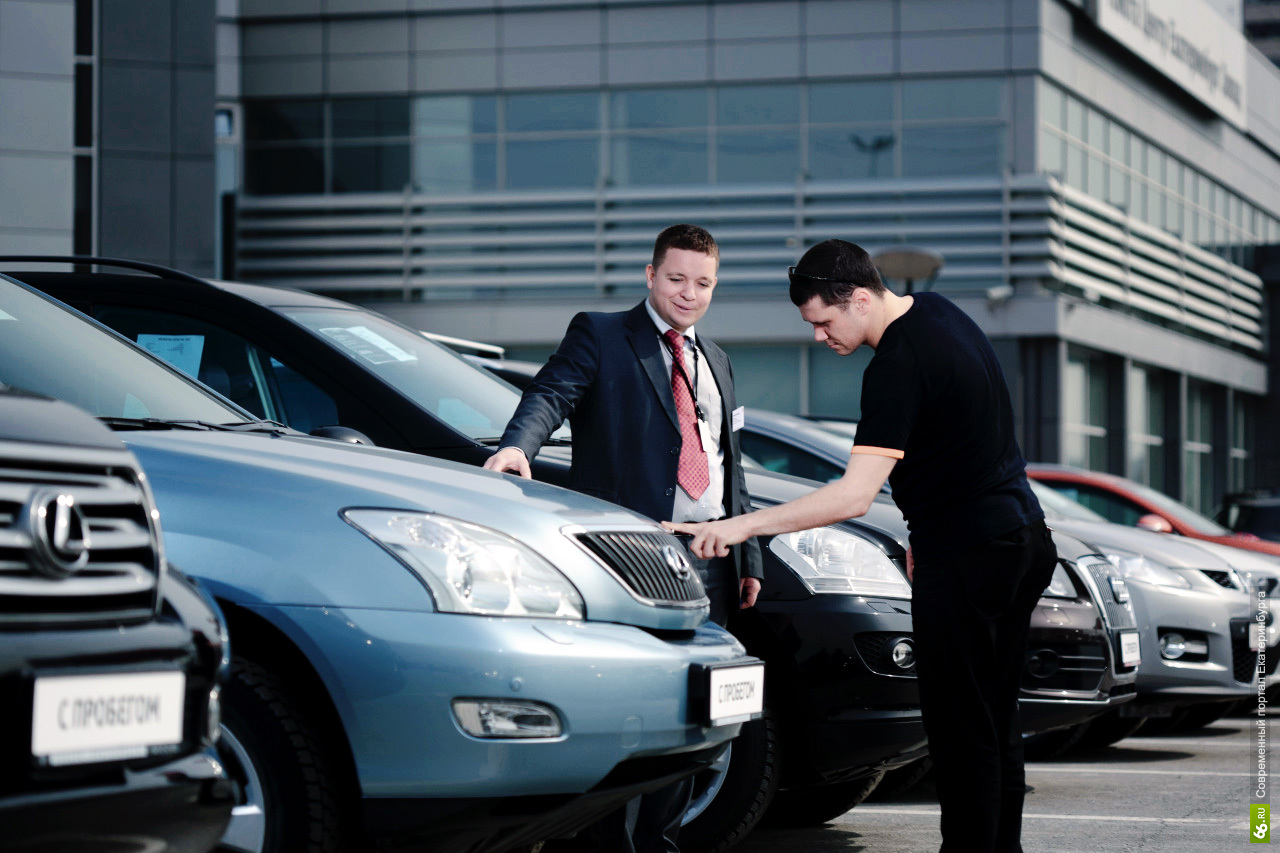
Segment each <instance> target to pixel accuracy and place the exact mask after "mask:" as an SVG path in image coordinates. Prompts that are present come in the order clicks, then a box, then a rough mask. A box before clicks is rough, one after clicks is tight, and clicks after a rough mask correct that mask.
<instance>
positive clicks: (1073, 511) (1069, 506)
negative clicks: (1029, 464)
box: [1027, 479, 1107, 522]
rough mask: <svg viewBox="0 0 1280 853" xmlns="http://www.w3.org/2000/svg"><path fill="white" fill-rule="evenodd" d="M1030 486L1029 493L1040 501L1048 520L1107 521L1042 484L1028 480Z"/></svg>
mask: <svg viewBox="0 0 1280 853" xmlns="http://www.w3.org/2000/svg"><path fill="white" fill-rule="evenodd" d="M1027 482H1028V483H1030V484H1031V491H1032V493H1033V494H1034V495H1035V496H1036V500H1038V501H1040V508H1041V509H1043V510H1044V512H1045V515H1047V516H1049V517H1050V518H1054V517H1057V518H1064V519H1071V520H1073V521H1102V522H1105V521H1106V520H1107V519H1106V517H1105V516H1101V515H1099V514H1098V513H1096V512H1094V511H1093V510H1091V509H1089V508H1088V507H1087V506H1085V505H1084V504H1081V503H1077V502H1076V501H1073V500H1071V498H1069V497H1067V496H1066V495H1064V494H1062V493H1061V492H1059V491H1057V490H1056V489H1052V488H1050V487H1048V486H1046V485H1045V484H1044V483H1038V482H1036V481H1035V480H1030V479H1029V480H1028V481H1027Z"/></svg>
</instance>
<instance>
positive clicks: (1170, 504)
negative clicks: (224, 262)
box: [1126, 482, 1231, 536]
mask: <svg viewBox="0 0 1280 853" xmlns="http://www.w3.org/2000/svg"><path fill="white" fill-rule="evenodd" d="M1126 485H1127V486H1128V487H1129V488H1130V489H1132V490H1133V492H1134V494H1137V495H1139V496H1140V497H1141V498H1142V499H1143V500H1144V501H1146V502H1148V503H1150V504H1152V505H1153V506H1155V507H1156V508H1157V509H1159V510H1160V512H1161V513H1163V514H1164V515H1167V516H1169V517H1170V518H1174V519H1177V520H1178V521H1180V522H1182V523H1183V524H1185V525H1186V526H1187V527H1190V528H1191V529H1192V530H1194V531H1195V532H1196V533H1203V534H1204V535H1206V536H1230V535H1231V531H1230V530H1228V529H1227V528H1225V527H1223V526H1222V525H1221V524H1218V523H1217V522H1216V521H1213V520H1212V519H1210V518H1206V517H1205V516H1203V515H1201V514H1200V513H1198V512H1196V511H1195V510H1194V509H1192V508H1191V507H1189V506H1187V505H1186V504H1183V503H1179V502H1178V501H1175V500H1174V499H1173V498H1171V497H1169V496H1168V495H1166V494H1164V493H1163V492H1157V491H1156V490H1155V489H1153V488H1151V487H1150V486H1144V485H1142V484H1141V483H1133V482H1130V483H1127V484H1126Z"/></svg>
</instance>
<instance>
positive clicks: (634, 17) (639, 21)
mask: <svg viewBox="0 0 1280 853" xmlns="http://www.w3.org/2000/svg"><path fill="white" fill-rule="evenodd" d="M606 26H607V28H608V39H609V42H610V43H611V44H636V43H642V42H653V43H655V44H670V43H671V42H679V41H705V40H706V39H707V37H708V35H707V7H706V6H702V5H694V6H641V7H637V8H625V9H610V10H609V11H608V20H607V22H606Z"/></svg>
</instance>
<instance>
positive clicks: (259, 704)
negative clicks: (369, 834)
mask: <svg viewBox="0 0 1280 853" xmlns="http://www.w3.org/2000/svg"><path fill="white" fill-rule="evenodd" d="M222 695H223V700H222V732H223V737H222V743H221V751H222V753H223V756H224V758H225V760H226V763H227V769H228V773H229V774H230V775H231V776H232V777H234V778H236V779H237V781H238V782H239V783H240V785H241V789H242V794H241V797H240V802H239V803H238V804H237V805H238V808H237V809H236V814H234V815H233V816H232V819H231V823H230V824H229V825H228V827H227V831H226V833H225V834H224V835H223V837H222V843H221V845H220V846H219V848H218V849H219V850H220V851H224V853H231V852H232V851H234V853H283V851H289V853H293V851H300V853H337V851H340V850H344V849H347V844H346V842H347V841H348V840H349V834H348V828H349V827H350V823H349V822H348V821H347V820H346V819H345V815H346V809H347V807H348V806H347V803H349V802H350V800H349V799H347V800H346V801H345V802H344V798H342V797H340V796H339V787H340V786H339V785H338V783H337V781H336V778H335V775H334V771H333V764H332V761H331V759H330V758H329V756H328V755H327V754H326V751H325V748H324V746H323V744H324V739H323V738H322V737H321V736H320V735H319V733H318V728H317V727H316V725H315V724H314V722H313V721H312V720H310V719H309V718H308V717H307V715H306V714H305V713H304V712H303V711H302V710H301V708H302V705H301V703H299V702H298V701H297V699H296V698H295V696H294V695H293V694H292V693H291V692H290V690H289V688H288V687H287V686H286V685H285V684H284V682H283V681H281V680H280V678H278V677H277V676H276V675H274V674H273V673H271V672H269V671H268V670H266V669H264V668H263V667H261V666H259V665H257V664H255V663H253V662H251V661H247V660H243V659H240V658H237V659H235V660H234V661H233V662H232V666H231V676H230V677H229V678H228V679H227V683H226V686H225V687H224V689H223V693H222Z"/></svg>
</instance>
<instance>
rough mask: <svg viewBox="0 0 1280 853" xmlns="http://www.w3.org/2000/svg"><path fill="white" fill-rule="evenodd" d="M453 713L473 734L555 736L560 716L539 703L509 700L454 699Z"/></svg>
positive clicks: (558, 733)
mask: <svg viewBox="0 0 1280 853" xmlns="http://www.w3.org/2000/svg"><path fill="white" fill-rule="evenodd" d="M453 715H454V716H455V717H457V719H458V725H460V726H462V730H463V731H465V732H466V733H467V734H469V735H472V736H474V737H484V738H528V737H543V738H546V737H559V736H560V733H561V732H562V731H563V727H562V726H561V724H560V715H559V714H557V713H556V712H555V711H554V710H553V709H552V708H551V707H549V706H547V705H543V704H542V703H541V702H521V701H512V700H509V699H454V700H453Z"/></svg>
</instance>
